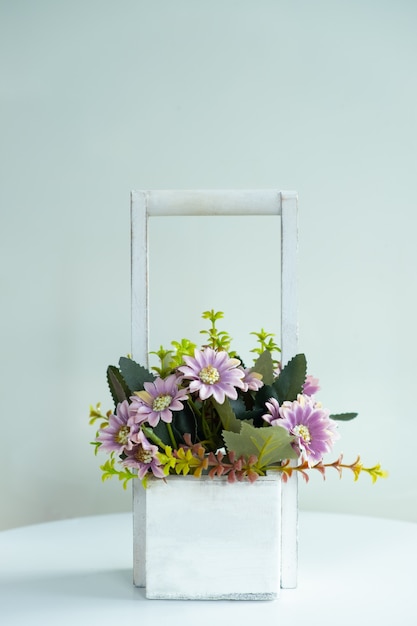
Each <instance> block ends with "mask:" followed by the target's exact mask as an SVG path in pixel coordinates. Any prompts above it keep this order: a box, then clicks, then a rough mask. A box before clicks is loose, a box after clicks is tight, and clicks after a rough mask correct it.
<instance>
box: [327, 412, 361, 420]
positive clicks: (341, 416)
mask: <svg viewBox="0 0 417 626" xmlns="http://www.w3.org/2000/svg"><path fill="white" fill-rule="evenodd" d="M357 415H358V414H357V413H336V414H335V415H330V417H331V419H332V420H337V421H339V422H349V421H350V420H353V419H354V418H355V417H357Z"/></svg>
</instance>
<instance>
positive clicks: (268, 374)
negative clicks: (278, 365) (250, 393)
mask: <svg viewBox="0 0 417 626" xmlns="http://www.w3.org/2000/svg"><path fill="white" fill-rule="evenodd" d="M251 369H252V370H253V371H254V372H257V373H258V374H262V382H263V383H264V385H272V383H273V381H274V363H273V361H272V356H271V353H270V351H269V350H265V352H262V354H261V355H260V357H259V358H258V359H256V361H255V365H254V366H253V367H252V368H251Z"/></svg>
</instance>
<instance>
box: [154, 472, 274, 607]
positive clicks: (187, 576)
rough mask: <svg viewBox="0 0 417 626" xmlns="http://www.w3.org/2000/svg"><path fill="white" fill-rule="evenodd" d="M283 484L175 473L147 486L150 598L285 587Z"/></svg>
mask: <svg viewBox="0 0 417 626" xmlns="http://www.w3.org/2000/svg"><path fill="white" fill-rule="evenodd" d="M280 482H281V478H280V476H279V475H277V474H272V475H268V476H266V477H261V478H260V479H258V480H257V481H256V482H255V483H253V484H248V483H245V482H241V483H234V484H229V483H228V482H227V479H226V478H215V479H214V480H212V479H211V478H209V477H208V476H204V477H202V478H200V479H197V478H195V477H193V476H171V477H170V478H169V479H168V480H167V481H166V483H164V482H163V481H161V480H158V479H156V480H150V481H149V485H148V488H147V489H146V496H145V497H146V531H147V532H146V535H147V539H146V597H147V598H152V599H176V600H177V599H183V600H184V599H185V600H272V599H274V598H276V597H277V596H278V593H279V588H280V576H279V569H280V568H279V563H280V540H279V538H280V516H281V505H280Z"/></svg>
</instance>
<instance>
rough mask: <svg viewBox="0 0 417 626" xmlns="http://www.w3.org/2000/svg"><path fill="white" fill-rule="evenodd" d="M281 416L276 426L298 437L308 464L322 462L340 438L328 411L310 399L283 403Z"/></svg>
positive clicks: (297, 443) (301, 398) (298, 442)
mask: <svg viewBox="0 0 417 626" xmlns="http://www.w3.org/2000/svg"><path fill="white" fill-rule="evenodd" d="M279 414H280V415H281V417H282V419H281V421H279V422H278V420H277V421H275V424H276V425H279V426H283V427H284V428H286V429H287V430H288V432H289V433H290V434H291V435H294V436H295V437H296V445H297V448H298V449H299V451H300V454H301V455H302V456H304V457H305V459H306V460H307V461H308V463H310V462H312V463H317V462H319V461H321V459H322V458H323V455H324V454H326V453H327V452H330V450H331V448H332V446H333V444H334V441H335V440H336V439H338V438H339V434H338V432H337V430H336V423H335V422H334V421H333V420H332V419H331V418H330V417H329V411H328V410H326V409H323V408H322V406H321V405H320V404H319V403H317V402H313V401H312V400H311V399H310V398H309V397H308V396H303V395H299V396H298V398H297V400H295V401H294V402H284V403H283V404H282V405H281V406H280V408H279Z"/></svg>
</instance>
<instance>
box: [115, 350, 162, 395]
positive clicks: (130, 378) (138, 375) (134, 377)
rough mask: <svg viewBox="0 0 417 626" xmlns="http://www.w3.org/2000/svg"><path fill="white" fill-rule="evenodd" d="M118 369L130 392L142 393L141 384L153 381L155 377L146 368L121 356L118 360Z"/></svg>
mask: <svg viewBox="0 0 417 626" xmlns="http://www.w3.org/2000/svg"><path fill="white" fill-rule="evenodd" d="M119 368H120V371H121V373H122V376H123V378H124V379H125V381H126V383H127V385H128V387H129V389H131V390H132V391H142V390H143V383H148V382H152V381H154V380H155V376H154V375H153V374H152V373H151V372H150V371H149V370H147V369H146V367H143V366H142V365H139V363H136V362H135V361H134V360H133V359H128V358H127V357H124V356H122V357H121V358H120V359H119Z"/></svg>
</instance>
